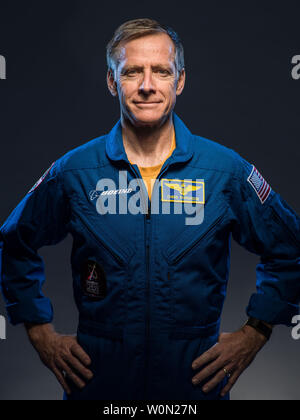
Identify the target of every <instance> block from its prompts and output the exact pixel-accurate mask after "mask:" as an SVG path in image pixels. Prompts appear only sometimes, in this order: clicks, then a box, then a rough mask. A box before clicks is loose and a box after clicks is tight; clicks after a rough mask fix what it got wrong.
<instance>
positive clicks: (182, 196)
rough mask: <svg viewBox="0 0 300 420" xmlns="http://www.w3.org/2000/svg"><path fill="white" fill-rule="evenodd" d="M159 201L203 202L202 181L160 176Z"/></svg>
mask: <svg viewBox="0 0 300 420" xmlns="http://www.w3.org/2000/svg"><path fill="white" fill-rule="evenodd" d="M161 201H169V202H174V203H199V204H204V202H205V193H204V181H203V180H197V181H191V180H187V179H166V178H162V180H161Z"/></svg>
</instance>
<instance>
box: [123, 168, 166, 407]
mask: <svg viewBox="0 0 300 420" xmlns="http://www.w3.org/2000/svg"><path fill="white" fill-rule="evenodd" d="M130 167H131V168H132V170H133V171H134V173H135V175H136V177H137V178H139V174H138V172H137V171H136V169H135V168H134V167H133V165H132V164H130ZM168 167H169V164H167V165H166V166H165V167H164V168H161V172H160V173H159V174H158V176H157V180H158V181H159V178H160V177H161V175H162V174H163V173H164V172H165V171H166V170H167V168H168ZM154 188H155V184H154V186H153V190H154ZM152 194H153V192H152ZM144 198H145V203H146V200H147V203H148V205H147V207H146V206H145V208H147V212H146V213H145V219H144V220H145V252H146V310H145V343H146V353H145V382H144V398H145V399H147V395H148V387H147V384H148V377H149V374H148V370H149V346H150V342H149V339H150V237H151V201H150V199H149V195H147V197H144Z"/></svg>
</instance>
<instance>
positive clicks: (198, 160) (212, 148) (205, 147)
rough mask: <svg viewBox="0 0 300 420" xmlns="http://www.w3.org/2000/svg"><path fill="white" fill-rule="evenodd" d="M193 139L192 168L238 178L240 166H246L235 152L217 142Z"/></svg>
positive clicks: (201, 138) (197, 137)
mask: <svg viewBox="0 0 300 420" xmlns="http://www.w3.org/2000/svg"><path fill="white" fill-rule="evenodd" d="M193 137H194V141H193V149H194V156H193V160H192V163H191V164H192V165H193V166H196V167H199V168H200V167H201V168H206V169H210V170H214V171H222V172H226V173H229V174H231V175H232V176H238V174H239V171H240V168H241V166H243V165H245V164H248V162H246V161H245V160H244V159H243V158H242V157H241V156H240V155H239V153H237V152H236V151H235V150H233V149H231V148H229V147H227V146H224V145H223V144H221V143H219V142H217V141H214V140H210V139H207V138H205V137H202V136H198V135H194V136H193ZM248 165H250V164H248Z"/></svg>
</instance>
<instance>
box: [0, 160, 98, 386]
mask: <svg viewBox="0 0 300 420" xmlns="http://www.w3.org/2000/svg"><path fill="white" fill-rule="evenodd" d="M69 217H70V209H69V205H68V200H67V198H66V197H65V194H64V190H63V185H62V179H61V175H60V167H59V164H58V163H56V164H53V165H52V166H51V167H50V169H49V170H48V171H47V172H46V173H45V174H44V176H43V177H42V178H41V179H40V180H39V181H38V183H37V184H36V185H35V186H34V187H33V188H32V189H31V190H30V191H29V192H28V193H27V194H26V196H25V197H24V198H23V200H22V201H21V202H20V203H19V205H18V206H17V207H16V208H15V210H14V211H13V212H12V213H11V215H10V216H9V217H8V219H7V220H6V222H5V223H4V225H3V226H2V227H1V229H0V263H1V264H0V266H1V276H0V286H1V291H2V294H3V297H4V300H5V302H6V309H7V313H8V317H9V320H10V322H11V323H12V324H13V325H16V324H20V323H24V324H25V327H26V329H27V333H28V336H29V339H30V341H31V343H32V344H33V346H34V347H35V349H36V350H37V351H38V353H39V356H40V358H41V360H42V361H43V362H44V363H45V364H46V366H47V367H49V368H50V369H51V370H52V371H53V373H54V374H55V375H56V377H57V379H58V380H59V382H60V383H61V384H62V385H63V387H64V389H65V390H66V392H69V391H70V389H69V387H68V386H67V384H66V381H65V378H64V377H63V375H62V371H65V372H66V373H67V374H68V376H70V378H71V379H72V380H73V381H74V382H75V383H76V384H77V385H78V386H82V385H83V381H82V380H80V378H78V377H77V376H75V375H74V374H73V372H72V371H71V370H70V368H68V366H67V365H66V360H68V361H70V362H71V365H73V366H74V367H76V368H77V369H79V372H81V373H82V374H83V376H85V377H88V378H89V377H90V375H91V372H90V371H88V370H87V369H85V367H84V366H82V364H84V363H85V362H86V363H87V364H89V362H90V360H89V358H88V356H87V355H86V354H85V353H84V351H83V350H82V349H81V347H79V345H78V344H77V342H76V338H75V337H71V336H62V335H60V334H58V333H56V332H55V331H54V328H53V326H52V325H51V322H52V319H53V309H52V305H51V302H50V300H49V299H48V298H47V297H46V296H44V294H43V292H42V286H43V283H44V280H45V274H44V262H43V260H42V258H41V257H40V255H39V254H38V249H39V248H41V247H42V246H44V245H53V244H56V243H58V242H60V241H61V240H62V239H64V238H65V237H66V235H67V233H68V221H69ZM83 353H84V354H83ZM77 359H79V360H77Z"/></svg>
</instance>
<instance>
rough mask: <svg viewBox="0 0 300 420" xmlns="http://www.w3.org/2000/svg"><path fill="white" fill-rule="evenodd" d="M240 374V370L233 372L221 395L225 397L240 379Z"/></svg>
mask: <svg viewBox="0 0 300 420" xmlns="http://www.w3.org/2000/svg"><path fill="white" fill-rule="evenodd" d="M240 374H241V372H240V371H235V372H233V373H232V374H231V376H230V378H229V379H228V382H227V384H226V385H225V386H224V388H223V389H222V391H221V393H220V395H221V397H224V395H226V394H227V393H228V392H229V391H230V390H231V388H232V387H233V385H234V384H235V383H236V381H237V380H238V378H239V376H240Z"/></svg>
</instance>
